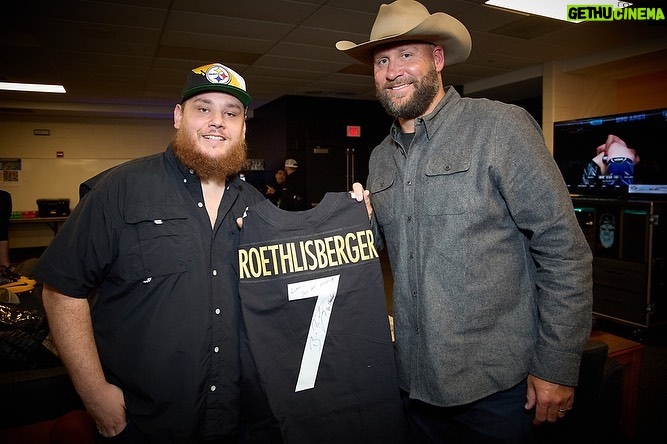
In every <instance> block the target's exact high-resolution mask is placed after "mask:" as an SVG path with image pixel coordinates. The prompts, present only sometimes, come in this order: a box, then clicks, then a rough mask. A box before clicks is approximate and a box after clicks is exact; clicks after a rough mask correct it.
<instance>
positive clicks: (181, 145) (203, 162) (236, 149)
mask: <svg viewBox="0 0 667 444" xmlns="http://www.w3.org/2000/svg"><path fill="white" fill-rule="evenodd" d="M173 147H174V155H176V158H177V159H178V160H180V161H181V162H182V163H183V165H185V166H186V167H188V168H191V169H192V170H194V172H195V173H196V174H197V176H198V177H199V179H200V180H203V181H208V180H216V181H224V180H226V179H227V178H228V177H229V176H233V175H235V174H237V173H238V172H239V171H241V168H243V164H244V163H245V161H246V158H247V157H248V144H247V143H246V141H245V139H241V140H240V141H238V142H236V143H235V144H233V145H232V146H231V147H230V148H229V151H228V152H227V153H226V154H224V155H223V156H219V157H208V156H206V155H204V154H203V153H202V152H201V151H199V149H198V147H197V144H196V143H195V142H193V141H192V140H191V139H190V138H188V136H187V134H186V133H185V132H184V131H182V130H176V134H175V136H174V141H173Z"/></svg>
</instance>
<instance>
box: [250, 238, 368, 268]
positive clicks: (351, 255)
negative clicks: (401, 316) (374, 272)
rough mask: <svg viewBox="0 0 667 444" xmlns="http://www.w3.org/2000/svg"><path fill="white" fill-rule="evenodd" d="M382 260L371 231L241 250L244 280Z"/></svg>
mask: <svg viewBox="0 0 667 444" xmlns="http://www.w3.org/2000/svg"><path fill="white" fill-rule="evenodd" d="M377 257H378V253H377V250H376V249H375V245H374V243H373V232H372V231H371V230H365V231H357V232H353V233H346V234H345V235H344V236H341V235H335V236H328V237H324V238H322V239H307V240H301V241H298V242H287V243H281V244H273V245H263V246H260V247H251V248H247V249H243V248H240V249H239V275H240V276H239V277H240V279H251V278H254V279H257V278H261V277H269V276H278V275H284V274H290V273H299V272H304V271H313V270H318V269H322V268H328V267H336V266H341V265H348V264H356V263H359V262H362V261H368V260H373V259H375V258H377Z"/></svg>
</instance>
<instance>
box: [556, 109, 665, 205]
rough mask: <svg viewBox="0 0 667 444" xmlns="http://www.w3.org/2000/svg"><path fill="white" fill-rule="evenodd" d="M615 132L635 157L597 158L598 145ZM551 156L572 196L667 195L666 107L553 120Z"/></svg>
mask: <svg viewBox="0 0 667 444" xmlns="http://www.w3.org/2000/svg"><path fill="white" fill-rule="evenodd" d="M609 135H615V136H617V137H619V138H620V139H621V140H622V141H624V142H625V143H626V144H627V147H628V148H630V149H632V150H633V151H634V153H635V154H636V155H637V156H638V160H637V161H635V162H632V161H631V160H630V159H629V158H626V157H624V156H617V157H611V156H609V157H607V156H604V157H605V158H604V162H602V159H601V158H602V157H603V156H599V157H598V158H597V160H598V165H599V166H600V163H601V164H602V167H604V171H602V169H601V168H600V167H599V166H598V167H596V166H595V163H592V161H593V158H594V157H596V156H597V154H598V152H597V148H598V147H599V146H600V145H602V144H604V143H605V141H606V140H607V137H608V136H609ZM553 153H554V159H555V160H556V163H557V164H558V167H559V168H560V171H561V173H562V175H563V178H564V179H565V183H566V184H567V186H568V189H569V190H570V193H571V194H576V195H584V196H585V195H602V196H631V195H633V194H637V195H645V194H658V195H667V108H662V109H654V110H647V111H640V112H631V113H622V114H612V115H606V116H597V117H588V118H584V119H576V120H566V121H561V122H555V123H554V152H553Z"/></svg>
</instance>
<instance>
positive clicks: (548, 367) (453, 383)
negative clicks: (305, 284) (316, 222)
mask: <svg viewBox="0 0 667 444" xmlns="http://www.w3.org/2000/svg"><path fill="white" fill-rule="evenodd" d="M336 47H337V48H338V49H339V50H341V51H343V52H345V53H347V54H349V55H350V56H352V57H353V58H355V59H357V60H359V61H361V62H362V63H366V64H370V65H372V66H373V71H374V77H375V86H376V95H377V98H378V100H379V101H380V102H381V103H382V105H383V106H384V108H385V110H386V111H387V113H388V114H390V115H391V116H393V117H395V119H396V120H395V122H394V124H393V126H392V128H391V131H390V134H389V135H388V136H387V138H386V139H385V140H384V141H382V142H381V143H380V145H378V146H377V147H376V148H375V150H374V151H373V153H372V154H371V158H370V161H369V177H368V182H367V188H368V189H367V190H363V188H362V186H361V185H360V184H355V185H354V187H353V189H354V191H355V194H356V196H357V199H359V200H361V199H362V198H363V199H365V201H366V205H367V207H368V211H369V216H370V217H371V219H372V224H373V227H374V230H375V232H376V242H377V243H379V244H382V243H384V245H385V246H386V248H387V250H388V254H389V258H390V261H391V269H392V273H393V278H394V293H393V313H394V328H395V335H396V347H397V360H398V368H399V378H400V385H401V388H402V390H404V392H405V397H404V400H405V406H406V412H407V414H408V418H409V420H410V425H411V434H412V438H413V441H414V442H474V443H480V442H530V441H531V440H532V439H533V433H534V429H533V424H540V423H543V422H545V421H548V422H554V421H556V420H557V419H558V418H561V417H563V416H564V415H565V413H566V412H567V411H568V410H569V409H571V408H572V406H573V402H574V386H575V385H576V383H577V377H578V370H579V363H580V359H581V353H582V350H583V347H584V345H585V344H586V342H587V339H588V337H589V333H590V328H591V305H592V267H591V264H592V255H591V252H590V249H589V247H588V244H587V243H586V240H585V238H584V236H583V234H582V232H581V229H580V228H579V225H578V223H577V220H576V218H575V215H574V211H573V208H572V203H571V201H570V198H569V195H568V192H567V189H566V187H565V183H564V182H563V179H562V178H561V176H560V173H559V170H558V168H557V166H556V164H555V162H554V161H553V158H552V157H551V155H550V154H549V152H548V150H547V149H546V146H545V144H544V139H543V136H542V133H541V130H540V127H539V126H538V124H537V123H536V122H535V121H534V120H533V119H532V118H531V117H530V116H529V115H528V113H527V112H526V111H525V110H523V109H522V108H519V107H517V106H512V105H507V104H504V103H500V102H496V101H490V100H486V99H470V98H462V97H461V96H460V95H459V94H458V93H457V91H456V90H454V88H452V87H446V88H445V87H444V86H443V81H442V76H441V71H442V70H443V68H444V67H445V66H446V65H453V64H455V63H460V62H463V61H465V60H466V59H467V57H468V55H469V54H470V52H471V48H472V44H471V38H470V34H469V32H468V30H467V29H466V28H465V26H464V25H463V24H462V23H461V22H459V21H458V20H457V19H455V18H454V17H451V16H449V15H447V14H445V13H442V12H437V13H434V14H430V13H429V11H428V10H427V9H426V8H425V7H424V6H423V5H421V4H420V3H418V2H415V1H412V0H397V1H395V2H393V3H390V4H383V5H382V6H380V9H379V12H378V15H377V17H376V20H375V23H374V25H373V28H372V30H371V33H370V39H369V40H368V41H367V42H364V43H360V44H355V43H352V42H349V41H340V42H338V43H337V44H336Z"/></svg>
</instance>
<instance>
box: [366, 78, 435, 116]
mask: <svg viewBox="0 0 667 444" xmlns="http://www.w3.org/2000/svg"><path fill="white" fill-rule="evenodd" d="M413 85H414V87H415V91H414V93H413V94H412V96H411V97H410V98H408V100H407V101H405V102H394V100H393V99H392V98H391V96H390V95H389V92H388V91H387V87H390V86H391V83H388V84H385V85H384V86H383V87H380V86H378V85H376V86H375V96H376V97H377V99H378V101H379V102H380V104H381V105H382V107H383V108H384V110H385V112H386V113H387V114H389V115H390V116H392V117H396V118H401V119H416V118H417V117H421V116H423V115H424V114H425V113H426V111H427V110H428V108H429V106H431V102H433V99H434V98H435V96H436V95H437V94H438V88H439V86H440V84H439V82H438V71H436V70H435V66H433V67H431V69H429V71H428V72H427V73H426V74H425V75H424V77H422V78H421V79H419V80H417V81H415V82H414V83H413Z"/></svg>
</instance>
